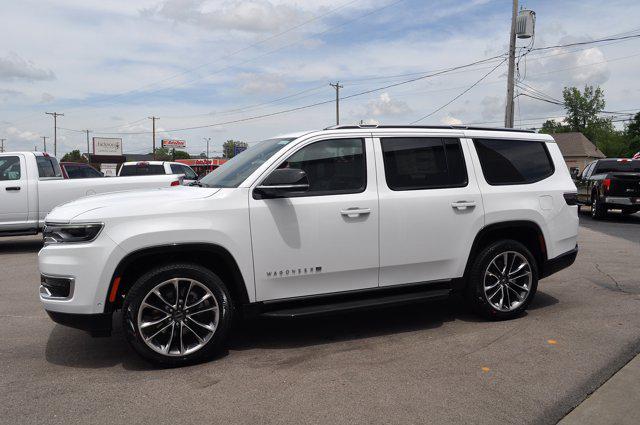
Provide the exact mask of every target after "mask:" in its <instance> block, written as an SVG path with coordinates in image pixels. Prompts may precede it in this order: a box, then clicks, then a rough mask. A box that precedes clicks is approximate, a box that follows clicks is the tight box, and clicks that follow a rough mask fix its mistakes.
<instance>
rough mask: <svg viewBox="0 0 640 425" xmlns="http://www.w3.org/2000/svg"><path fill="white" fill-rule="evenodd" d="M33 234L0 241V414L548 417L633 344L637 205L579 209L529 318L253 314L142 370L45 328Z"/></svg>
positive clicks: (54, 417)
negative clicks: (223, 339)
mask: <svg viewBox="0 0 640 425" xmlns="http://www.w3.org/2000/svg"><path fill="white" fill-rule="evenodd" d="M40 246H41V244H40V240H39V238H38V237H26V238H5V239H0V291H1V294H2V296H1V297H0V318H1V320H0V341H2V344H1V345H0V385H1V386H0V418H2V419H1V420H0V422H4V423H49V424H55V423H61V424H69V423H110V424H111V423H123V422H125V421H127V422H132V423H156V424H162V423H179V422H180V423H229V424H233V423H323V424H325V423H426V422H430V423H497V422H501V423H555V422H556V421H557V420H559V419H560V418H562V417H563V416H564V415H565V414H566V413H567V412H568V411H570V410H571V409H572V408H573V407H574V406H575V405H577V404H578V403H580V401H582V400H583V399H584V398H585V397H586V396H587V395H588V394H589V393H590V392H592V391H593V390H594V389H595V388H597V387H598V386H599V385H601V384H602V383H603V382H604V381H605V380H606V379H608V378H609V377H610V376H611V375H612V374H613V373H615V372H616V371H617V370H619V369H620V368H621V367H622V366H623V365H624V364H625V363H626V362H628V361H629V360H630V359H631V358H633V357H634V356H635V355H636V354H637V353H639V352H640V314H638V313H639V312H640V215H639V214H636V215H634V216H630V217H623V216H620V215H615V216H612V217H611V218H609V219H608V220H606V221H601V222H596V221H593V220H592V219H591V218H590V217H589V216H588V215H587V214H581V229H580V248H581V251H580V254H579V255H578V259H577V261H576V263H575V264H574V265H573V266H572V267H571V268H570V269H567V270H564V271H562V272H560V273H558V274H556V275H554V276H552V277H550V278H547V279H545V280H543V281H541V283H540V286H539V292H538V295H537V297H536V299H535V301H534V303H533V304H532V305H531V307H530V309H529V311H528V313H527V314H526V315H525V316H523V317H521V318H519V319H517V320H512V321H506V322H486V321H482V320H479V319H477V318H476V317H474V316H473V315H471V314H469V313H467V312H466V311H465V310H464V309H462V308H460V307H459V306H458V304H456V303H455V302H454V301H450V302H438V303H429V304H422V305H416V306H411V307H402V308H390V309H386V310H378V311H369V312H362V313H354V314H348V315H341V316H335V317H330V318H315V319H306V320H296V321H277V320H265V319H260V320H255V321H251V322H247V323H244V324H242V325H240V326H239V327H238V328H237V329H236V334H235V335H234V337H233V339H232V342H231V348H230V349H229V351H228V353H226V354H225V355H223V356H221V357H220V358H218V359H216V360H214V361H211V362H209V363H205V364H200V365H196V366H191V367H186V368H182V369H165V370H158V369H153V368H151V367H150V366H149V365H148V364H147V363H145V362H144V361H142V360H140V359H139V358H138V357H137V356H136V355H135V353H134V352H133V351H132V350H131V349H129V347H128V346H127V345H126V344H125V343H124V341H123V339H122V334H121V332H120V331H119V330H118V331H116V333H115V335H114V336H113V337H111V338H100V339H93V338H90V337H89V336H88V335H87V334H85V333H83V332H81V331H76V330H73V329H69V328H65V327H62V326H59V325H56V324H54V323H53V322H51V321H50V320H49V318H48V317H47V316H46V314H45V313H44V311H43V310H42V308H41V306H40V303H39V301H38V297H37V282H38V272H37V266H36V256H37V252H38V250H39V249H40Z"/></svg>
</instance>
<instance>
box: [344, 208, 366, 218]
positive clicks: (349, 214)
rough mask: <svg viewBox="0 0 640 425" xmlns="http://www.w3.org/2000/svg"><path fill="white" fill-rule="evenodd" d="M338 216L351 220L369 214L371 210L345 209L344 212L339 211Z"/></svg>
mask: <svg viewBox="0 0 640 425" xmlns="http://www.w3.org/2000/svg"><path fill="white" fill-rule="evenodd" d="M340 214H342V215H346V216H347V217H352V218H353V217H358V216H359V215H366V214H371V208H358V207H353V208H347V209H346V210H340Z"/></svg>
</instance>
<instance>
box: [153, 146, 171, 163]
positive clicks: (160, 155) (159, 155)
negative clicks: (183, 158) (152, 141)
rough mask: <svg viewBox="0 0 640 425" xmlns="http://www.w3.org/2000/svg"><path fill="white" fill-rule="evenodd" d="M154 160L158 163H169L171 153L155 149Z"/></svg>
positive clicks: (164, 149)
mask: <svg viewBox="0 0 640 425" xmlns="http://www.w3.org/2000/svg"><path fill="white" fill-rule="evenodd" d="M156 159H157V160H158V161H171V152H169V149H167V148H158V149H156Z"/></svg>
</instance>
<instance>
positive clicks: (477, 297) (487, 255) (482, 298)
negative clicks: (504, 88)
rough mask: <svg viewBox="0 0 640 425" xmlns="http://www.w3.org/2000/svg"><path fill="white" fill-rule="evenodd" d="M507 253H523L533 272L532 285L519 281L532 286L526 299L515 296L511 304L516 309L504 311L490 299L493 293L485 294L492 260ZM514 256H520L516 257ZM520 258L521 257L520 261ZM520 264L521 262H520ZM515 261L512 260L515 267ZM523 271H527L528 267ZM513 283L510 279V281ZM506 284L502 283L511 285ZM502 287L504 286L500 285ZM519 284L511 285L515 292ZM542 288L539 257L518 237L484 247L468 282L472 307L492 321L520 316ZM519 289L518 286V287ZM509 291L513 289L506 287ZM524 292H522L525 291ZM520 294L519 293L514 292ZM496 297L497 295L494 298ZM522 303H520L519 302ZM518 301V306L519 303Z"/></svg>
mask: <svg viewBox="0 0 640 425" xmlns="http://www.w3.org/2000/svg"><path fill="white" fill-rule="evenodd" d="M505 252H507V253H508V252H515V253H519V254H520V255H521V256H522V258H523V259H525V260H526V262H527V263H528V270H529V271H530V278H531V280H530V282H529V283H528V285H524V284H523V283H522V281H518V282H515V283H518V284H522V285H524V286H526V287H527V288H528V293H526V295H525V296H523V299H522V300H520V299H517V298H516V299H515V301H516V302H515V303H513V304H512V303H511V302H510V301H509V304H510V305H513V306H514V308H513V309H510V310H508V311H505V310H500V309H498V308H496V307H495V306H494V305H493V304H492V302H490V301H489V299H488V298H489V296H488V295H485V288H484V285H485V273H486V272H487V269H488V268H489V267H490V265H491V262H492V261H493V260H494V259H496V258H498V256H500V255H502V254H503V253H505ZM513 258H516V256H514V257H513ZM519 260H520V258H519V257H518V261H519ZM518 264H520V263H518ZM513 265H514V263H512V266H513ZM523 270H527V268H526V267H525V268H524V269H523ZM509 282H510V281H509ZM507 285H508V284H507V283H505V284H504V285H502V286H505V287H506V286H507ZM498 286H500V285H498ZM514 288H516V287H515V286H512V287H511V291H512V292H515V291H514ZM537 288H538V266H537V263H536V260H535V258H534V257H533V255H532V254H531V252H530V251H529V250H528V249H527V248H526V247H525V246H524V245H523V244H521V243H520V242H517V241H514V240H508V239H505V240H500V241H497V242H494V243H492V244H491V245H489V246H487V247H485V248H483V249H482V250H481V251H480V253H478V255H477V256H476V258H475V259H474V261H473V265H472V266H471V269H470V272H469V279H468V283H467V301H468V303H469V304H470V306H471V308H472V309H473V310H474V311H475V312H476V313H477V314H479V315H481V316H483V317H485V318H488V319H491V320H509V319H513V318H516V317H518V316H520V315H521V314H522V313H523V312H524V311H525V310H526V309H527V307H528V306H529V304H530V303H531V300H532V299H533V297H534V296H535V294H536V290H537ZM516 289H517V288H516ZM506 291H507V293H509V294H511V293H510V292H509V289H507V290H506ZM523 293H524V291H521V294H523ZM511 296H513V297H516V295H515V293H514V294H513V295H511ZM493 299H494V300H496V298H493ZM518 303H519V304H518ZM516 304H517V306H516Z"/></svg>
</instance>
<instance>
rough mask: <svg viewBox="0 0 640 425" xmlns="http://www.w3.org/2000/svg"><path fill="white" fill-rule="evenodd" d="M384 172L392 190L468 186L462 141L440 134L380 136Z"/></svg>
mask: <svg viewBox="0 0 640 425" xmlns="http://www.w3.org/2000/svg"><path fill="white" fill-rule="evenodd" d="M381 143H382V152H383V156H384V172H385V175H386V179H387V186H389V188H390V189H391V190H419V189H437V188H447V187H462V186H466V185H467V168H466V165H465V162H464V155H463V154H462V147H461V146H460V140H458V139H450V138H440V137H393V138H383V139H381Z"/></svg>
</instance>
